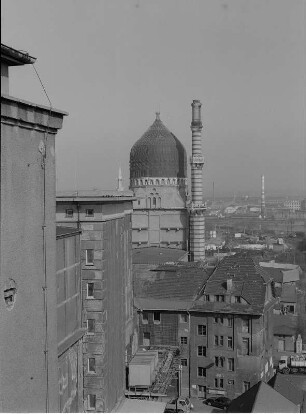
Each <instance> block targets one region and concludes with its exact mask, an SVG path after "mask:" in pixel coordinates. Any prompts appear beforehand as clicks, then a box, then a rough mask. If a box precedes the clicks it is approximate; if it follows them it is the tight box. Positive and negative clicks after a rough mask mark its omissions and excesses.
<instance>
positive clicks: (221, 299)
mask: <svg viewBox="0 0 306 414" xmlns="http://www.w3.org/2000/svg"><path fill="white" fill-rule="evenodd" d="M215 302H224V295H215Z"/></svg>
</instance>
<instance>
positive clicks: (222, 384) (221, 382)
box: [219, 378, 224, 388]
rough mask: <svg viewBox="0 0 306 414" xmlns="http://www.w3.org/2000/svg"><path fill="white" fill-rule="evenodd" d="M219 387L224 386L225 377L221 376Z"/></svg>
mask: <svg viewBox="0 0 306 414" xmlns="http://www.w3.org/2000/svg"><path fill="white" fill-rule="evenodd" d="M219 387H220V388H224V379H223V378H220V382H219Z"/></svg>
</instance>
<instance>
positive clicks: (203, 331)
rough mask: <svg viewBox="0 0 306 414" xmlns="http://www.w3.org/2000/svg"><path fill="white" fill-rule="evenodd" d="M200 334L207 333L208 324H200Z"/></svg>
mask: <svg viewBox="0 0 306 414" xmlns="http://www.w3.org/2000/svg"><path fill="white" fill-rule="evenodd" d="M198 335H201V336H204V335H206V325H198Z"/></svg>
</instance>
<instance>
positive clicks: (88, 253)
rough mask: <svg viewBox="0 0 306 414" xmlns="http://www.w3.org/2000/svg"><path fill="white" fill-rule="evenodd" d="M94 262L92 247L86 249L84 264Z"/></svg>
mask: <svg viewBox="0 0 306 414" xmlns="http://www.w3.org/2000/svg"><path fill="white" fill-rule="evenodd" d="M93 264H94V249H86V265H93Z"/></svg>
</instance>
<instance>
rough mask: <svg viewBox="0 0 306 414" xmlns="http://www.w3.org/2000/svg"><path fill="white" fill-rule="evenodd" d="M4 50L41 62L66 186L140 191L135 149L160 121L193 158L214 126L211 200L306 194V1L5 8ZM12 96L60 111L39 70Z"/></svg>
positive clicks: (78, 1) (53, 3)
mask: <svg viewBox="0 0 306 414" xmlns="http://www.w3.org/2000/svg"><path fill="white" fill-rule="evenodd" d="M1 3H2V6H1V9H2V13H1V14H2V42H3V43H5V44H7V45H9V46H11V47H14V48H16V49H19V50H24V51H27V52H28V53H29V54H30V55H31V56H34V57H36V58H37V61H36V64H35V67H36V69H37V71H38V73H39V76H40V77H41V79H42V81H43V84H44V86H45V88H46V91H47V93H48V96H49V97H50V99H51V102H52V106H53V107H55V108H58V109H62V110H65V111H67V112H68V113H69V116H68V117H66V118H65V119H64V124H63V129H62V130H61V131H60V132H59V133H58V135H57V138H56V163H57V189H58V190H70V189H74V190H75V189H93V188H98V189H104V190H112V189H115V188H116V186H117V176H118V169H119V167H121V169H122V173H123V179H124V186H125V188H126V189H127V188H128V186H129V152H130V149H131V147H132V146H133V144H134V143H135V142H136V141H137V140H138V139H139V138H140V137H141V136H142V134H143V133H144V132H145V131H146V130H147V128H148V127H149V126H150V125H151V124H152V123H153V122H154V119H155V112H156V111H160V113H161V115H160V117H161V120H162V121H163V123H164V124H165V125H166V126H167V127H168V128H169V129H170V130H171V131H172V132H173V133H174V134H175V135H176V136H177V137H178V139H179V140H180V141H181V142H182V143H183V145H184V146H185V148H186V150H187V153H188V155H190V153H191V130H190V122H191V102H192V100H193V99H200V100H201V102H202V119H203V131H202V132H203V133H202V142H203V153H204V157H205V165H204V171H203V185H204V197H207V198H209V197H211V196H212V188H213V183H214V188H215V195H216V196H218V195H231V194H234V193H235V194H243V195H247V194H249V195H260V187H261V175H262V174H264V175H265V186H266V195H267V196H269V195H287V196H288V197H296V196H299V197H305V196H306V168H305V166H306V150H305V147H306V143H305V141H306V127H305V121H306V116H305V113H306V104H305V102H306V100H305V90H306V89H305V86H306V82H305V81H306V29H305V27H306V1H304V0H90V1H88V0H64V1H63V0H2V2H1ZM10 94H11V95H13V96H15V97H19V98H22V99H26V100H29V101H33V102H35V103H38V104H43V105H48V101H47V98H46V96H45V95H44V93H43V90H42V87H41V85H40V83H39V81H38V79H37V76H36V74H35V72H34V69H33V68H32V67H31V65H27V66H23V67H16V68H15V67H14V68H11V71H10Z"/></svg>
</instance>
